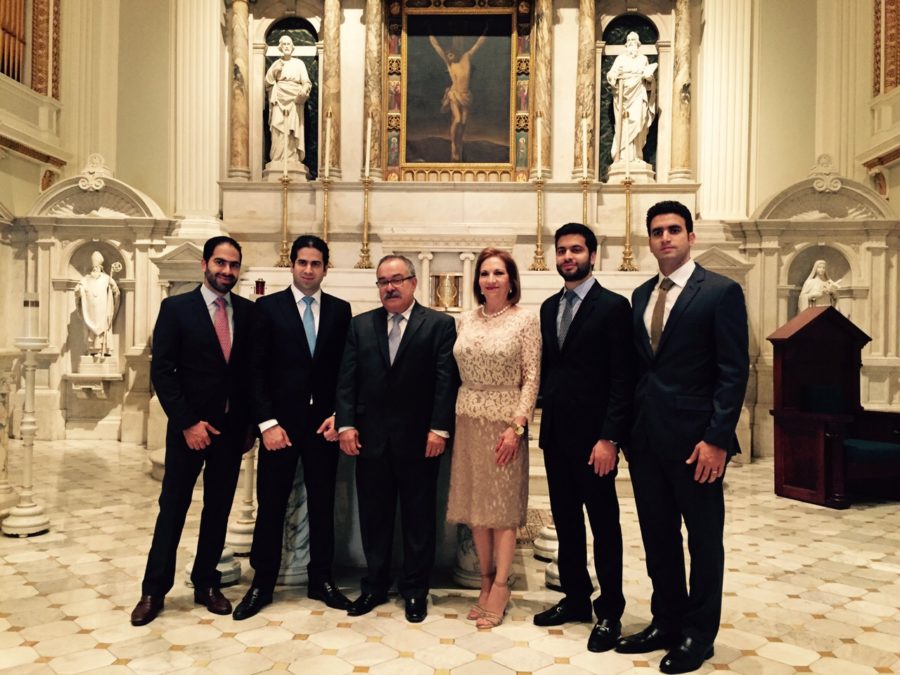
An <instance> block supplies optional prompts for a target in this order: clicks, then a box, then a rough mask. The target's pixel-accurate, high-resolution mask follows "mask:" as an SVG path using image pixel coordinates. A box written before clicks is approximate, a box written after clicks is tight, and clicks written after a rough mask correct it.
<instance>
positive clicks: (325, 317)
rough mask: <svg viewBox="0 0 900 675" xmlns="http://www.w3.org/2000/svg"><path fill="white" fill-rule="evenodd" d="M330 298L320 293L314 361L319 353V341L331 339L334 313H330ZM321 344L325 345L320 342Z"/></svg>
mask: <svg viewBox="0 0 900 675" xmlns="http://www.w3.org/2000/svg"><path fill="white" fill-rule="evenodd" d="M331 310H332V305H331V296H329V295H327V294H325V293H322V306H321V307H319V330H318V331H316V354H315V355H314V356H313V358H314V359H315V357H316V356H318V355H319V354H320V353H321V351H320V350H319V348H318V347H319V344H320V342H319V341H320V340H328V339H330V337H331V329H332V327H333V326H334V313H333V312H332V311H331ZM321 344H325V342H322V343H321Z"/></svg>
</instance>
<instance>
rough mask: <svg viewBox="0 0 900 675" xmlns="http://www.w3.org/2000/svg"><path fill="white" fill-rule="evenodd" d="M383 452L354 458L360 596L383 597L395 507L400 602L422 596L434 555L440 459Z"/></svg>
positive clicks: (421, 452) (388, 582) (421, 450)
mask: <svg viewBox="0 0 900 675" xmlns="http://www.w3.org/2000/svg"><path fill="white" fill-rule="evenodd" d="M424 445H425V444H424V443H423V444H422V447H421V448H416V450H415V454H413V453H403V452H398V451H397V450H395V449H394V448H390V447H389V448H388V449H387V450H386V451H385V453H384V454H383V455H380V456H376V457H367V456H365V455H360V456H358V457H357V458H356V493H357V497H358V499H359V524H360V530H361V534H362V544H363V551H364V552H365V555H366V564H367V567H368V569H367V573H366V576H364V577H363V579H362V584H361V585H362V592H363V593H372V594H373V595H378V596H380V595H385V594H386V593H387V592H388V590H389V589H390V586H391V576H390V571H391V553H392V549H393V543H394V519H395V517H396V513H397V502H398V500H399V503H400V524H401V528H402V539H403V565H402V571H401V575H400V579H399V580H398V582H397V588H398V590H399V591H400V595H402V596H403V597H404V598H406V599H409V598H424V597H425V596H426V595H427V594H428V589H429V579H430V577H431V570H432V568H433V567H434V555H435V550H434V549H435V536H436V535H435V517H436V515H435V513H436V504H435V500H436V491H437V477H438V469H439V468H440V462H441V456H438V457H430V458H426V457H425V455H424Z"/></svg>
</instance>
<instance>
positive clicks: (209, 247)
mask: <svg viewBox="0 0 900 675" xmlns="http://www.w3.org/2000/svg"><path fill="white" fill-rule="evenodd" d="M222 244H231V245H232V246H234V247H235V248H236V249H237V252H238V255H239V256H241V259H243V257H244V254H243V253H242V252H241V245H240V244H239V243H237V241H236V240H234V239H232V238H231V237H228V236H225V235H224V234H222V235H219V236H218V237H212V238H210V239H207V240H206V243H205V244H203V260H205V261H206V262H209V259H210V258H212V254H213V252H214V251H215V250H216V248H218V247H219V246H221V245H222Z"/></svg>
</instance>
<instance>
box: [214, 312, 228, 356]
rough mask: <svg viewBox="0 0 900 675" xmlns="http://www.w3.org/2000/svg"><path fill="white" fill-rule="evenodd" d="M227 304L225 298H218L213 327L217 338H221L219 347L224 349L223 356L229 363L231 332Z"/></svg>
mask: <svg viewBox="0 0 900 675" xmlns="http://www.w3.org/2000/svg"><path fill="white" fill-rule="evenodd" d="M225 304H226V303H225V298H221V297H219V298H216V313H215V314H214V315H213V325H214V326H215V328H216V337H217V338H219V346H220V347H222V356H224V357H225V362H226V363H228V359H229V358H231V332H230V331H229V330H228V312H226V311H225Z"/></svg>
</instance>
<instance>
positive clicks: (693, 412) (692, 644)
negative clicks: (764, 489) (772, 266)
mask: <svg viewBox="0 0 900 675" xmlns="http://www.w3.org/2000/svg"><path fill="white" fill-rule="evenodd" d="M693 230H694V227H693V219H692V218H691V213H690V211H689V210H688V209H687V207H685V206H684V205H683V204H680V203H679V202H674V201H665V202H660V203H658V204H656V205H654V206H652V207H651V208H650V210H649V211H648V212H647V234H648V235H649V246H650V251H651V252H652V253H653V255H654V257H655V258H656V259H657V261H658V263H659V274H658V275H657V276H654V277H653V278H652V279H650V280H648V281H647V282H646V283H644V284H642V285H641V286H639V287H638V288H637V289H635V291H634V294H633V296H632V306H633V308H634V314H633V316H634V342H635V350H636V354H637V366H638V379H637V386H636V388H635V423H634V428H633V430H632V436H631V453H630V455H629V469H630V471H631V480H632V483H633V485H634V495H635V501H636V505H637V511H638V518H639V520H640V524H641V535H642V537H643V540H644V549H645V550H646V554H647V573H648V575H649V576H650V580H651V581H652V583H653V596H652V599H651V603H650V611H651V613H652V615H653V620H652V622H651V623H650V625H649V626H648V627H647V628H645V629H644V630H642V631H640V632H639V633H637V634H635V635H631V636H628V637H624V638H622V639H621V640H620V641H619V644H618V646H617V647H616V650H617V651H619V652H622V653H629V654H630V653H643V652H649V651H654V650H656V649H667V650H668V653H667V654H666V655H665V657H664V658H663V659H662V661H661V662H660V666H659V667H660V670H661V671H662V672H664V673H686V672H690V671H693V670H697V669H698V668H700V666H701V665H702V664H703V662H704V661H705V660H706V659H708V658H711V657H712V656H713V642H714V641H715V638H716V634H717V633H718V630H719V620H720V617H721V612H722V578H723V574H724V566H725V552H724V545H723V542H722V537H723V530H724V524H725V501H724V496H723V492H722V478H723V476H724V474H725V467H726V464H727V462H728V459H729V458H730V457H731V456H732V455H733V454H734V453H737V452H740V449H739V447H738V442H737V438H736V436H735V428H736V427H737V423H738V419H739V418H740V414H741V406H742V404H743V401H744V394H745V391H746V388H747V378H748V372H749V357H748V337H747V309H746V306H745V304H744V293H743V291H742V290H741V287H740V286H739V285H738V284H736V283H735V282H734V281H731V280H730V279H727V278H725V277H723V276H720V275H718V274H715V273H713V272H710V271H708V270H705V269H703V268H702V267H701V266H700V265H698V264H696V263H695V262H694V261H693V260H691V255H690V252H691V247H692V246H693V244H694V231H693ZM682 521H684V524H685V527H686V528H687V534H688V550H689V552H690V556H691V570H690V585H689V586H688V584H687V583H686V579H685V564H684V554H683V552H682V536H681V524H682Z"/></svg>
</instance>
